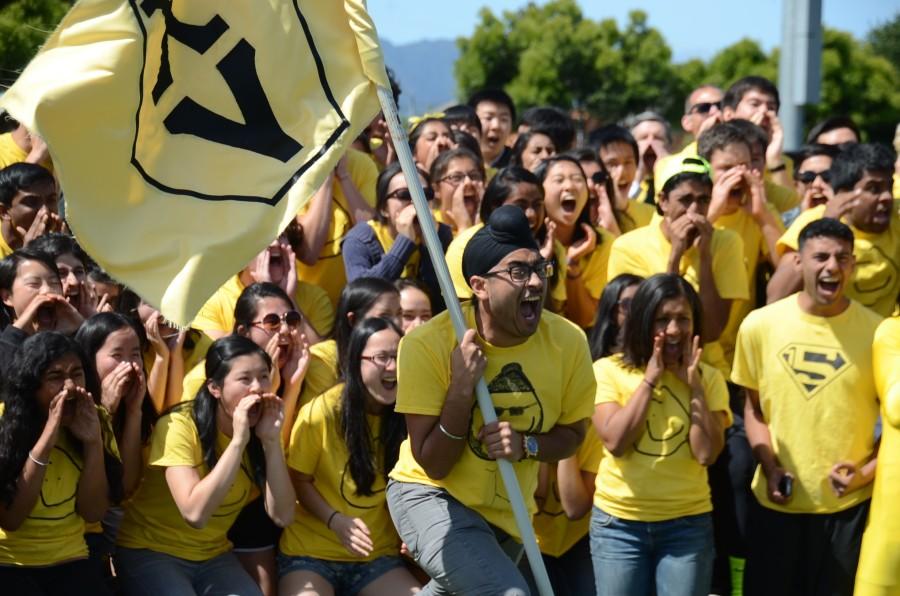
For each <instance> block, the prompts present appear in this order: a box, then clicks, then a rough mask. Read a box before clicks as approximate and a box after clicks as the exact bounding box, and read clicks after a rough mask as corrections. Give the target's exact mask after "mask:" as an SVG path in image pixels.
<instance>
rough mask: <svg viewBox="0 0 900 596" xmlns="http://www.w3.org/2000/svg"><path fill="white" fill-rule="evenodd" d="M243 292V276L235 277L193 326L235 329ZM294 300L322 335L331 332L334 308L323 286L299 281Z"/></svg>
mask: <svg viewBox="0 0 900 596" xmlns="http://www.w3.org/2000/svg"><path fill="white" fill-rule="evenodd" d="M243 291H244V284H242V283H241V279H240V276H239V275H235V276H233V277H232V278H231V279H229V280H228V281H227V282H225V285H223V286H222V287H221V288H219V289H218V290H216V293H215V294H213V295H212V298H210V299H209V300H207V301H206V304H204V305H203V308H201V309H200V312H199V313H197V316H196V318H194V321H193V322H192V323H191V327H194V328H195V329H199V330H201V331H207V330H213V331H222V332H224V333H231V332H232V330H233V329H234V307H235V305H237V301H238V298H240V296H241V292H243ZM294 303H295V304H296V305H297V308H299V309H300V312H302V313H303V315H304V316H305V317H306V318H307V320H308V321H309V322H310V324H311V325H312V326H313V329H315V330H316V332H317V333H318V334H319V336H320V337H324V336H326V335H328V334H329V333H331V327H332V326H333V325H334V307H333V306H332V305H331V301H330V300H329V299H328V294H326V293H325V291H324V290H323V289H322V288H317V287H316V286H314V285H312V284H308V283H306V282H304V281H300V280H298V281H297V290H296V291H295V292H294Z"/></svg>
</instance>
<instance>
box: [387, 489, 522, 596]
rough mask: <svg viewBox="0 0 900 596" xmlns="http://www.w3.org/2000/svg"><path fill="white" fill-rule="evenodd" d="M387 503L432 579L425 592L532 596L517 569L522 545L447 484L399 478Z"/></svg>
mask: <svg viewBox="0 0 900 596" xmlns="http://www.w3.org/2000/svg"><path fill="white" fill-rule="evenodd" d="M386 492H387V503H388V509H390V512H391V518H393V520H394V526H396V528H397V533H398V534H400V538H402V539H403V542H405V543H406V546H407V548H409V552H410V553H411V554H412V555H413V558H414V559H415V561H416V563H418V565H419V567H421V568H422V569H423V570H424V571H425V573H427V574H428V575H429V576H430V577H431V578H432V579H431V581H430V582H428V583H427V584H425V587H423V588H422V591H421V592H420V593H419V594H420V596H433V595H438V594H440V595H443V594H464V595H469V594H473V595H474V594H478V596H528V595H529V594H530V592H529V590H528V584H527V583H525V578H523V577H522V574H521V573H519V570H518V569H517V568H516V563H517V561H518V560H519V557H521V555H522V545H521V544H519V543H518V542H516V541H515V540H513V539H512V538H511V537H510V536H509V535H508V534H506V533H505V532H503V531H502V530H500V529H499V528H495V527H493V526H491V525H490V524H489V523H487V522H486V521H484V518H483V517H481V515H479V514H478V513H476V512H475V511H473V510H472V509H469V508H468V507H466V506H465V505H463V504H462V503H460V502H459V501H457V500H456V499H454V498H453V497H452V496H450V493H448V492H447V491H446V490H444V489H441V488H435V487H433V486H425V485H424V484H415V483H412V482H397V481H395V480H391V481H389V482H388V485H387V491H386Z"/></svg>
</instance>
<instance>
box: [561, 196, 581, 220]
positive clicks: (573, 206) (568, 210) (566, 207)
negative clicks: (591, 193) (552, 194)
mask: <svg viewBox="0 0 900 596" xmlns="http://www.w3.org/2000/svg"><path fill="white" fill-rule="evenodd" d="M559 207H560V209H562V212H563V213H565V214H566V215H574V214H575V212H576V210H577V209H578V199H576V198H575V195H572V194H564V195H562V196H561V197H560V198H559Z"/></svg>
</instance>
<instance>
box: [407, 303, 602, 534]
mask: <svg viewBox="0 0 900 596" xmlns="http://www.w3.org/2000/svg"><path fill="white" fill-rule="evenodd" d="M463 313H464V315H465V318H466V325H467V326H468V327H469V328H470V329H475V328H476V325H475V315H474V307H473V306H472V305H471V304H470V303H467V304H464V305H463ZM479 343H480V344H481V345H482V349H483V350H484V355H485V356H486V357H487V368H486V370H485V371H484V379H485V381H486V382H487V385H488V389H489V391H490V392H491V397H492V398H493V402H494V406H495V408H496V410H497V417H498V418H499V420H501V421H504V420H505V421H509V422H510V423H511V425H512V427H513V429H515V430H517V431H519V432H523V433H545V432H548V431H549V430H550V429H551V428H553V427H554V426H556V425H557V424H572V423H575V422H578V421H579V420H583V419H585V418H588V417H589V416H590V415H591V396H592V395H593V392H594V385H595V384H594V378H593V376H591V374H590V365H591V359H590V354H589V351H588V345H587V340H586V339H585V337H584V332H583V331H581V329H579V328H578V327H576V326H575V325H574V324H573V323H570V322H569V321H567V320H566V319H564V318H562V317H560V316H558V315H554V314H553V313H549V312H545V313H543V314H542V315H541V321H540V323H539V325H538V329H537V331H536V332H535V333H534V334H533V335H532V336H531V337H529V338H528V339H527V340H526V341H525V342H524V343H522V344H520V345H518V346H514V347H509V348H501V347H497V346H493V345H491V344H488V343H487V342H485V341H484V340H483V339H481V340H479ZM455 345H456V339H455V335H454V333H453V326H452V324H451V322H450V316H449V315H448V314H447V313H446V312H444V313H442V314H440V315H438V316H437V317H435V318H433V319H432V320H431V321H429V322H428V323H426V324H425V325H422V326H421V327H417V328H416V329H413V330H412V331H411V332H410V333H409V334H408V335H406V336H405V337H404V338H403V340H402V341H401V342H400V354H399V360H398V363H397V375H398V391H397V406H396V410H397V411H398V412H402V413H404V414H422V415H426V416H438V415H440V412H441V409H442V408H443V406H444V400H445V399H446V397H447V388H448V387H449V385H450V354H451V352H452V350H453V349H454V347H455ZM562 355H565V357H563V356H562ZM548 359H549V360H548ZM483 424H484V423H483V418H482V416H481V411H480V410H479V409H478V408H477V407H475V406H474V405H473V411H472V420H471V423H470V425H469V430H468V432H467V433H466V447H465V448H464V449H463V452H462V454H461V455H460V457H459V459H458V460H457V462H456V464H455V465H454V466H453V468H452V469H451V470H450V473H449V474H447V476H446V477H444V478H442V479H440V480H435V479H433V478H429V476H428V474H426V472H425V470H424V469H423V468H422V467H421V466H420V465H419V463H418V462H417V461H416V459H415V457H413V454H412V450H411V448H410V444H409V439H407V440H405V441H404V442H403V444H402V445H401V447H400V460H399V461H398V462H397V465H396V466H395V467H394V469H393V471H392V472H391V478H393V479H394V480H397V481H400V482H412V483H418V484H425V485H428V486H436V487H440V488H443V489H445V490H447V492H449V493H450V494H451V495H453V497H454V498H456V499H457V500H459V501H460V502H461V503H463V504H464V505H466V506H467V507H469V508H471V509H473V510H475V511H477V512H478V513H479V514H481V515H482V516H483V517H484V518H485V520H487V521H488V522H489V523H491V524H494V525H495V526H497V527H499V528H500V529H502V530H503V531H504V532H507V533H508V534H510V535H512V536H514V537H518V536H519V531H518V529H517V528H516V523H515V521H514V519H513V516H512V512H511V510H510V506H509V499H508V497H507V495H506V489H505V488H504V487H503V481H502V480H501V478H500V473H499V470H498V469H497V462H496V461H494V460H492V459H488V457H487V454H486V453H485V450H484V445H483V444H482V443H481V442H480V441H478V439H477V438H476V437H477V434H478V431H479V430H480V429H481V427H482V426H483ZM513 468H514V469H515V471H516V476H517V477H518V479H519V486H520V487H521V489H522V494H523V495H524V496H525V500H526V503H527V505H528V508H529V510H530V511H531V512H532V513H534V512H535V511H536V509H537V508H536V505H535V502H534V491H535V489H536V487H537V475H538V462H537V461H536V460H524V461H520V462H516V463H513Z"/></svg>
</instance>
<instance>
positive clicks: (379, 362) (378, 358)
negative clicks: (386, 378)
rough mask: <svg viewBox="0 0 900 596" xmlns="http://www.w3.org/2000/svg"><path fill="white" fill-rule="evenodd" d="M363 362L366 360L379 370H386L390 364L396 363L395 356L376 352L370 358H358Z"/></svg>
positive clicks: (394, 354)
mask: <svg viewBox="0 0 900 596" xmlns="http://www.w3.org/2000/svg"><path fill="white" fill-rule="evenodd" d="M360 358H362V359H363V360H368V361H369V362H371V363H372V364H374V365H375V366H378V367H380V368H387V367H388V366H390V365H391V362H397V354H396V353H393V354H389V353H387V352H378V353H377V354H372V355H371V356H360Z"/></svg>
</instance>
